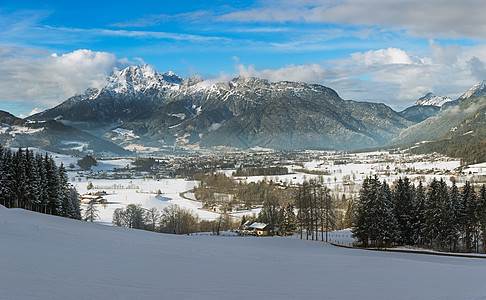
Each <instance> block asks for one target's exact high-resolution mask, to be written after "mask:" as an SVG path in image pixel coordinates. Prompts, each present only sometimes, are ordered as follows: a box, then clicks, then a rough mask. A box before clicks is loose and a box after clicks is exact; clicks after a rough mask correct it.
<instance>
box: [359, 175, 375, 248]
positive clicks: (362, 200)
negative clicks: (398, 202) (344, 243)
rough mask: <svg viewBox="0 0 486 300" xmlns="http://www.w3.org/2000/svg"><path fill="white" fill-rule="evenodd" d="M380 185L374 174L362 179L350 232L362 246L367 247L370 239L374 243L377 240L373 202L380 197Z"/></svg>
mask: <svg viewBox="0 0 486 300" xmlns="http://www.w3.org/2000/svg"><path fill="white" fill-rule="evenodd" d="M380 186H381V184H380V182H379V181H378V177H377V176H376V175H375V176H374V177H371V176H369V177H366V178H365V179H364V181H363V185H362V187H361V189H360V191H359V199H358V201H357V203H356V214H355V216H354V220H353V224H354V227H353V229H352V233H353V236H354V237H355V238H356V239H357V242H358V243H359V244H361V245H362V246H364V247H368V245H369V241H370V240H371V241H372V243H376V240H377V227H378V226H377V217H378V218H379V216H377V215H376V210H375V202H376V199H378V198H380V196H379V194H380Z"/></svg>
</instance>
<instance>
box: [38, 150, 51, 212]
mask: <svg viewBox="0 0 486 300" xmlns="http://www.w3.org/2000/svg"><path fill="white" fill-rule="evenodd" d="M35 160H36V164H37V174H38V176H39V201H38V202H39V210H38V211H39V212H42V213H45V214H47V204H48V203H49V193H48V186H49V183H48V181H47V167H46V159H44V158H43V157H42V155H41V154H36V156H35Z"/></svg>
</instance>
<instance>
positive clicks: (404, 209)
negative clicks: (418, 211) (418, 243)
mask: <svg viewBox="0 0 486 300" xmlns="http://www.w3.org/2000/svg"><path fill="white" fill-rule="evenodd" d="M413 200H414V198H413V193H412V188H411V185H410V181H409V179H408V178H407V177H405V178H404V179H402V178H399V179H398V181H397V184H396V186H395V189H394V190H393V207H394V215H395V219H396V221H397V227H398V230H397V242H398V243H399V244H402V245H411V244H413V229H414V224H413V223H414V218H413V215H414V212H415V205H414V202H413Z"/></svg>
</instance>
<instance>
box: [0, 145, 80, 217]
mask: <svg viewBox="0 0 486 300" xmlns="http://www.w3.org/2000/svg"><path fill="white" fill-rule="evenodd" d="M78 198H79V196H78V193H77V191H76V189H75V188H74V187H73V186H72V185H71V184H70V183H69V182H68V176H67V173H66V169H65V168H64V166H63V165H62V164H61V166H60V167H57V166H56V164H55V162H54V160H53V159H52V156H48V155H47V154H45V155H41V154H39V153H36V154H34V153H33V152H32V151H30V150H28V149H26V150H24V149H22V148H19V149H18V151H14V152H12V151H11V150H10V148H3V147H0V204H2V205H4V206H5V207H7V208H23V209H27V210H32V211H36V212H41V213H45V214H51V215H58V216H62V217H67V218H72V219H81V213H80V204H79V199H78Z"/></svg>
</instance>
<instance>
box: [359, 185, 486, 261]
mask: <svg viewBox="0 0 486 300" xmlns="http://www.w3.org/2000/svg"><path fill="white" fill-rule="evenodd" d="M353 234H354V236H355V237H356V238H357V240H358V242H359V243H360V244H361V245H362V246H364V247H369V246H373V247H387V246H394V245H409V246H421V247H427V248H431V249H436V250H440V251H453V252H485V251H486V247H484V246H482V245H486V186H485V185H483V186H482V187H480V188H478V191H475V189H474V187H473V186H472V185H471V184H470V183H469V182H466V183H465V185H464V186H462V187H461V188H458V187H457V186H456V184H455V183H454V182H453V183H452V186H451V187H449V186H448V185H447V184H446V182H445V181H444V180H442V179H440V180H437V179H433V180H432V181H431V182H430V183H429V184H428V185H427V186H423V184H422V182H420V183H419V184H418V185H417V186H414V185H413V184H412V183H411V182H410V180H409V179H408V178H406V177H405V178H400V179H398V180H397V182H396V184H395V186H394V187H393V188H390V186H389V185H388V184H387V183H386V182H385V181H384V182H380V181H379V179H378V177H376V176H373V177H371V176H370V177H367V178H366V179H365V180H364V183H363V186H362V188H361V190H360V197H359V200H358V203H357V204H356V206H355V214H354V228H353Z"/></svg>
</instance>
